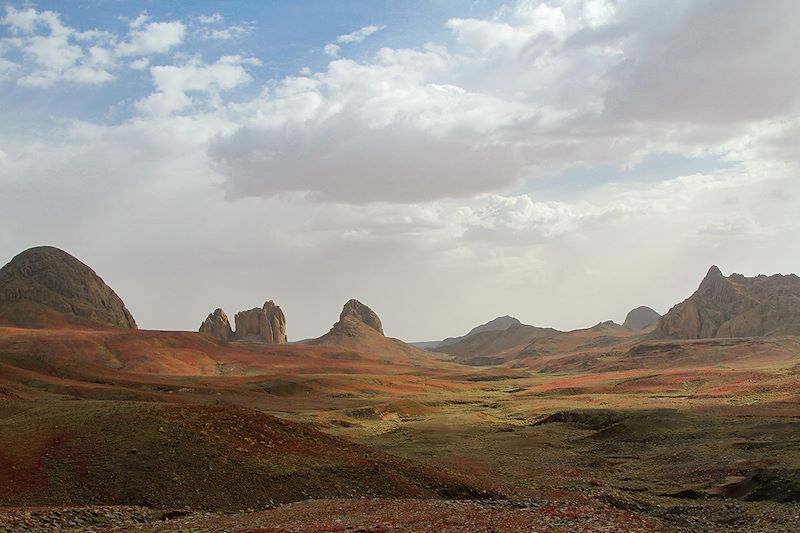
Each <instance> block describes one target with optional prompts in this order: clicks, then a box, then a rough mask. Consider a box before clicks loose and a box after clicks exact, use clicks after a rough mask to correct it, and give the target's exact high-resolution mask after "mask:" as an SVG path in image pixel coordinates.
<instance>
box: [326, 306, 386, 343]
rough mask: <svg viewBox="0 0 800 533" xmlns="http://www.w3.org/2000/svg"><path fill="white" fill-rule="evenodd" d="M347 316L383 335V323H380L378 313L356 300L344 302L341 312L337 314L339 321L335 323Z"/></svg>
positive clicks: (343, 320)
mask: <svg viewBox="0 0 800 533" xmlns="http://www.w3.org/2000/svg"><path fill="white" fill-rule="evenodd" d="M347 318H352V319H355V320H358V321H360V322H362V323H364V324H366V325H367V326H369V327H371V328H372V329H374V330H375V331H377V332H378V333H380V334H381V335H383V325H381V319H380V318H378V315H377V314H375V311H373V310H372V309H370V308H369V307H367V306H366V305H364V304H362V303H361V302H359V301H358V300H355V299H353V300H349V301H348V302H347V303H346V304H344V307H343V308H342V312H341V313H340V314H339V322H337V324H340V323H343V322H345V319H347ZM335 327H336V325H334V328H335Z"/></svg>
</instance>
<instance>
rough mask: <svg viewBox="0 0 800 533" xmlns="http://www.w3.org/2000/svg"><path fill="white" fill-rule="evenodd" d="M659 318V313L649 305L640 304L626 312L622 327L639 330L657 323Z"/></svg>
mask: <svg viewBox="0 0 800 533" xmlns="http://www.w3.org/2000/svg"><path fill="white" fill-rule="evenodd" d="M659 318H661V315H659V314H658V313H656V312H655V311H654V310H653V309H651V308H650V307H647V306H646V305H642V306H640V307H637V308H636V309H631V310H630V311H629V312H628V315H627V316H626V317H625V322H623V323H622V327H623V328H625V329H629V330H631V331H639V330H642V329H647V328H649V327H650V326H653V325H655V324H657V323H658V319H659Z"/></svg>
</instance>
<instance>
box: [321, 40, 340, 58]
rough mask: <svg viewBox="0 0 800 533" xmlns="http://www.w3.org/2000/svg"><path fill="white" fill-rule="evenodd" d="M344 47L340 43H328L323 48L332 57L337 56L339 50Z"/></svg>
mask: <svg viewBox="0 0 800 533" xmlns="http://www.w3.org/2000/svg"><path fill="white" fill-rule="evenodd" d="M341 49H342V48H341V47H340V46H339V45H338V44H333V43H328V44H326V45H325V47H324V48H323V49H322V51H323V52H325V55H329V56H331V57H337V56H338V55H339V50H341Z"/></svg>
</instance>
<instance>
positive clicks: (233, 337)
mask: <svg viewBox="0 0 800 533" xmlns="http://www.w3.org/2000/svg"><path fill="white" fill-rule="evenodd" d="M233 320H234V323H235V324H236V331H233V330H232V329H231V324H230V322H229V321H228V316H227V315H226V314H225V311H223V310H222V309H215V310H214V312H213V313H211V314H210V315H208V317H207V318H206V319H205V320H204V321H203V323H202V324H200V330H199V331H200V333H207V334H209V335H211V336H212V337H214V338H215V339H218V340H220V341H221V342H228V341H238V340H246V341H250V342H263V343H267V344H286V316H284V314H283V311H282V310H281V308H280V307H278V306H277V305H275V302H273V301H272V300H269V301H267V302H265V303H264V306H263V307H255V308H253V309H250V310H248V311H240V312H238V313H236V316H235V317H234V318H233Z"/></svg>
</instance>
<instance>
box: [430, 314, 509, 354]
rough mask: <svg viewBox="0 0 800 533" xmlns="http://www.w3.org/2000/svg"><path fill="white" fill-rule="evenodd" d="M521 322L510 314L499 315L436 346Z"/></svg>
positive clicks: (506, 327) (442, 345)
mask: <svg viewBox="0 0 800 533" xmlns="http://www.w3.org/2000/svg"><path fill="white" fill-rule="evenodd" d="M521 323H522V322H520V321H519V320H517V319H516V318H514V317H513V316H508V315H505V316H499V317H497V318H494V319H492V320H490V321H489V322H487V323H485V324H481V325H480V326H475V327H474V328H472V329H471V330H469V333H467V334H466V335H462V336H460V337H448V338H446V339H445V340H443V341H441V342H439V343H438V344H436V346H435V347H436V348H442V347H444V346H447V345H448V344H455V343H456V342H458V341H461V340H463V339H465V338H467V337H469V336H470V335H475V334H476V333H483V332H484V331H503V330H505V329H508V328H510V327H511V326H516V325H518V324H521ZM426 344H427V343H426Z"/></svg>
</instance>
